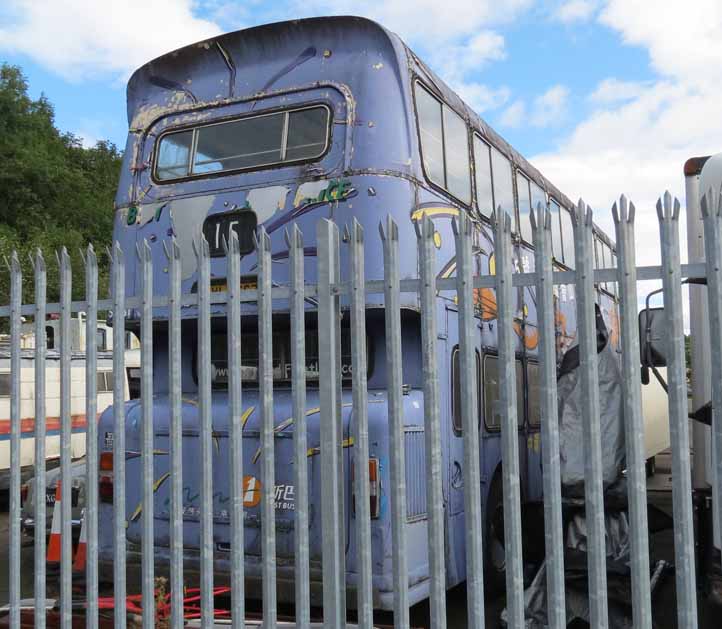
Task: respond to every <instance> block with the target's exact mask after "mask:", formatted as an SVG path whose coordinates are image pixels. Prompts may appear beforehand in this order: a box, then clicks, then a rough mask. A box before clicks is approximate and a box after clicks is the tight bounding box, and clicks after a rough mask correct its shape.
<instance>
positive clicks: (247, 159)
mask: <svg viewBox="0 0 722 629" xmlns="http://www.w3.org/2000/svg"><path fill="white" fill-rule="evenodd" d="M328 123H329V110H328V108H327V107H325V106H323V105H318V106H314V107H305V108H303V109H296V110H291V111H279V112H275V113H272V114H259V115H255V116H247V117H245V118H241V119H238V120H231V121H229V122H220V123H213V124H207V125H204V126H200V127H197V128H195V129H190V130H187V131H181V132H177V133H169V134H166V135H163V136H162V137H161V139H160V145H159V148H158V154H157V157H156V167H155V176H156V178H157V179H160V180H163V181H166V180H171V179H178V178H182V177H187V176H194V175H195V176H200V175H205V174H209V173H219V172H227V171H237V170H251V169H256V168H264V167H268V166H273V165H278V164H286V163H291V162H298V161H305V160H312V159H317V158H319V157H321V155H323V153H324V151H325V150H326V147H327V145H328V126H329V125H328Z"/></svg>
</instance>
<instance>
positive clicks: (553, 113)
mask: <svg viewBox="0 0 722 629" xmlns="http://www.w3.org/2000/svg"><path fill="white" fill-rule="evenodd" d="M568 99H569V89H568V88H567V87H565V86H564V85H554V86H553V87H550V88H549V89H548V90H547V91H546V92H544V93H543V94H541V95H540V96H537V97H536V98H535V99H534V107H533V110H532V115H531V123H532V124H533V125H534V126H535V127H548V126H551V125H555V124H557V123H559V122H561V120H562V119H563V118H564V116H565V115H566V111H567V101H568Z"/></svg>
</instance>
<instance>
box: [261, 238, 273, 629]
mask: <svg viewBox="0 0 722 629" xmlns="http://www.w3.org/2000/svg"><path fill="white" fill-rule="evenodd" d="M257 245H258V246H257V249H258V311H259V313H258V314H259V335H258V358H259V361H258V366H259V370H258V383H259V388H260V397H261V423H262V426H261V450H262V452H263V456H262V457H261V482H262V483H263V488H262V501H261V531H262V547H263V549H262V554H263V621H264V627H267V628H268V629H274V628H275V627H276V616H277V611H276V508H275V504H274V500H275V495H276V492H275V487H276V480H275V478H276V472H275V444H274V434H273V330H272V312H273V300H272V298H271V277H272V270H271V240H270V238H269V237H268V234H267V233H266V230H265V229H264V228H263V227H261V228H260V229H259V230H258V238H257Z"/></svg>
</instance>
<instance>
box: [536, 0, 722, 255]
mask: <svg viewBox="0 0 722 629" xmlns="http://www.w3.org/2000/svg"><path fill="white" fill-rule="evenodd" d="M649 10H650V8H649V3H648V2H646V1H645V0H609V2H608V3H607V5H606V8H605V9H604V11H603V12H602V15H601V17H600V19H601V20H602V22H603V23H604V24H606V25H607V26H609V27H611V28H613V29H615V30H617V31H618V32H619V33H620V35H621V36H622V38H623V40H624V41H625V42H626V43H628V44H630V45H635V46H641V47H643V48H645V49H646V50H647V51H648V52H649V56H650V63H651V65H652V67H653V69H654V70H655V71H656V72H657V73H658V75H659V78H657V79H656V80H653V81H650V82H648V83H626V82H621V81H616V80H615V79H607V80H605V81H602V82H601V83H600V84H599V85H598V86H597V89H596V90H595V92H594V93H593V94H592V96H591V100H592V102H593V103H594V104H595V105H597V106H598V107H597V108H596V110H595V111H593V112H592V113H591V114H590V115H589V116H588V117H587V119H586V120H584V121H583V122H582V123H581V124H579V125H578V126H577V127H576V129H574V131H573V132H572V133H571V134H570V136H569V137H567V138H566V139H564V140H563V141H562V142H561V143H560V145H559V146H558V147H557V149H556V150H555V151H554V152H550V153H545V154H542V155H537V156H536V157H534V158H532V161H533V162H534V163H535V165H537V166H538V167H539V168H540V169H541V171H542V172H544V173H545V174H546V175H547V176H548V177H549V178H550V179H551V180H552V181H554V182H555V183H556V184H557V185H558V186H559V187H560V188H561V189H562V190H564V191H565V192H567V194H568V195H569V196H571V197H572V198H575V199H576V198H577V197H579V196H583V197H584V199H585V200H586V201H587V202H588V203H590V204H591V205H592V206H593V207H595V208H596V209H597V212H596V213H595V217H596V219H597V220H598V221H599V222H600V224H601V225H602V226H603V227H604V228H605V229H607V230H608V232H609V233H612V234H613V233H614V229H613V224H612V220H611V213H610V211H609V208H610V207H611V205H612V203H613V201H614V200H615V199H616V198H617V197H618V195H619V194H620V193H622V192H624V193H626V194H627V196H629V197H630V198H631V199H632V200H633V201H634V202H635V205H636V207H637V215H636V216H637V218H636V233H637V262H638V264H655V263H658V261H659V256H660V254H659V244H658V243H659V227H658V223H657V215H656V211H655V208H654V205H655V203H656V200H657V198H658V197H659V196H660V195H661V194H662V193H663V192H664V191H665V189H669V190H670V191H671V192H672V194H673V195H676V196H677V197H679V199H680V201H681V202H682V205H683V206H684V178H683V174H682V166H683V164H684V162H685V161H686V160H687V159H688V158H689V157H692V156H698V155H707V154H711V153H715V152H719V151H720V150H722V127H720V125H719V124H716V122H715V121H716V120H717V119H718V118H719V103H720V102H721V101H722V81H721V80H720V79H722V66H721V65H720V64H719V59H720V58H722V5H720V3H719V2H718V1H717V0H700V1H699V2H697V3H695V8H694V10H690V9H689V6H685V5H683V4H682V3H676V2H671V1H669V0H667V1H660V2H657V3H655V5H654V18H653V19H650V15H649ZM681 232H682V239H681V242H682V249H683V252H684V250H685V242H686V240H685V235H684V234H685V233H686V230H685V220H684V219H683V220H682V224H681ZM683 258H684V253H683Z"/></svg>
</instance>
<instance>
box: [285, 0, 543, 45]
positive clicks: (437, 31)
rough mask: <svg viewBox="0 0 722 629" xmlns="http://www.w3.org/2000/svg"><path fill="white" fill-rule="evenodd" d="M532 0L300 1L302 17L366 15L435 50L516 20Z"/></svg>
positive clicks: (415, 42) (408, 38)
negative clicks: (483, 30) (480, 31)
mask: <svg viewBox="0 0 722 629" xmlns="http://www.w3.org/2000/svg"><path fill="white" fill-rule="evenodd" d="M531 4H532V0H505V1H504V2H498V1H497V0H446V1H445V2H439V1H438V0H386V1H385V2H377V1H376V0H297V4H296V6H297V8H298V10H299V12H300V13H301V14H304V15H308V14H314V15H320V14H326V15H328V14H332V15H364V16H367V17H369V18H372V19H374V20H378V21H379V22H381V24H383V25H384V26H386V27H387V28H389V29H391V30H392V31H395V32H396V33H398V34H399V35H400V36H401V37H402V38H404V39H405V40H407V41H409V42H412V43H414V44H420V43H422V42H426V43H427V45H428V47H429V48H430V49H431V48H434V47H436V46H439V45H441V44H444V43H449V42H454V41H458V40H459V39H469V38H471V37H473V36H474V35H475V34H476V33H478V32H479V30H482V29H486V28H489V27H490V26H493V25H498V24H504V23H508V22H510V21H512V20H513V19H514V18H516V17H517V16H518V15H519V14H520V13H521V12H522V11H523V10H525V9H527V8H528V7H529V6H531Z"/></svg>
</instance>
